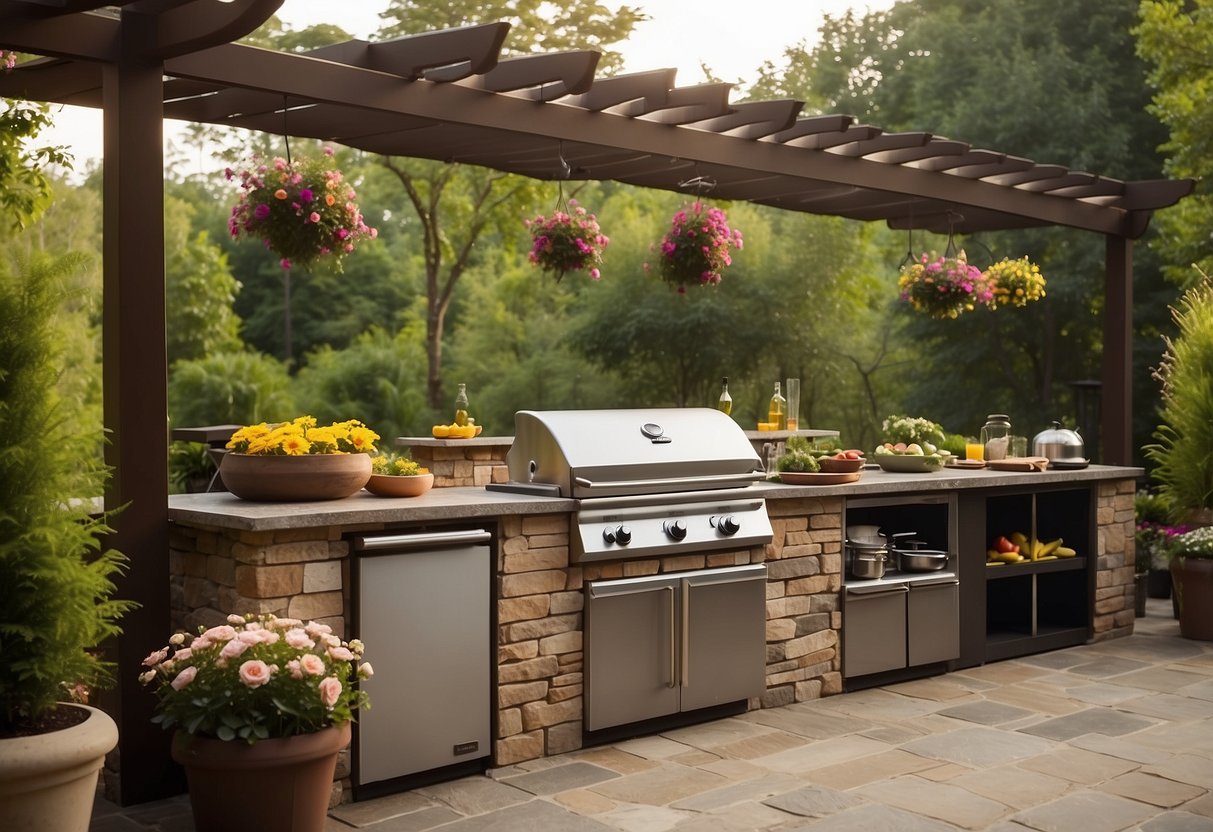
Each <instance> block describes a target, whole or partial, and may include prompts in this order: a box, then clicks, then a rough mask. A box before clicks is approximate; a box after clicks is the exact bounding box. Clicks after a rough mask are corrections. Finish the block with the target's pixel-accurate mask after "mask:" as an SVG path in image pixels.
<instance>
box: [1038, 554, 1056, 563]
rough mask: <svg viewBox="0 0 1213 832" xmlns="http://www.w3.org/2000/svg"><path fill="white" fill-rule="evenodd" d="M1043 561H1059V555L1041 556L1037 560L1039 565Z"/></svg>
mask: <svg viewBox="0 0 1213 832" xmlns="http://www.w3.org/2000/svg"><path fill="white" fill-rule="evenodd" d="M1042 560H1057V555H1041V556H1040V557H1038V558H1037V559H1036V561H1037V563H1039V562H1040V561H1042Z"/></svg>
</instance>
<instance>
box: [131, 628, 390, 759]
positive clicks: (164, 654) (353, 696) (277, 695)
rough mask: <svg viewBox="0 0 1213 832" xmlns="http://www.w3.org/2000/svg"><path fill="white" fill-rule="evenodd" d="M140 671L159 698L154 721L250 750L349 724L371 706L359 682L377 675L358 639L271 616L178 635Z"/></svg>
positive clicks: (164, 725)
mask: <svg viewBox="0 0 1213 832" xmlns="http://www.w3.org/2000/svg"><path fill="white" fill-rule="evenodd" d="M143 667H144V670H143V671H142V672H141V673H140V674H139V681H140V682H142V683H143V684H145V685H150V686H153V687H154V688H155V693H156V695H157V696H158V697H159V707H158V712H157V714H156V716H155V717H153V722H157V723H159V724H160V725H161V726H163V727H164V728H166V729H175V730H179V731H184V732H186V733H188V734H195V735H198V736H204V737H212V738H217V739H221V740H237V739H239V740H243V741H245V742H248V743H250V744H252V743H254V742H256V741H257V740H263V739H268V738H271V737H288V736H293V735H296V734H310V733H313V732H315V731H319V730H322V729H324V728H327V727H329V726H330V725H335V724H338V723H342V722H349V721H350V720H352V719H353V718H354V712H355V711H356V710H357V709H358V708H366V707H370V704H369V702H368V699H367V695H366V693H365V692H363V691H361V690H359V689H358V687H357V682H358V681H359V680H363V679H369V678H370V677H371V675H372V674H373V672H374V671H373V669H372V668H371V665H370V664H369V663H368V662H365V661H363V645H362V642H360V641H358V640H357V639H354V640H352V641H349V642H345V641H342V640H341V639H340V638H338V637H337V636H336V635H334V634H333V631H332V628H330V627H329V626H328V625H326V624H319V623H317V622H315V621H309V622H307V623H304V622H302V621H298V620H296V619H291V618H278V617H276V616H274V615H268V614H267V615H260V616H255V615H251V614H250V615H246V616H243V617H242V616H238V615H233V616H229V617H228V623H227V624H220V625H218V626H215V627H211V628H209V629H205V628H200V630H199V633H198V635H196V636H194V637H193V638H192V639H191V638H189V637H188V636H186V635H185V634H184V633H177V634H175V635H174V636H173V637H172V638H170V639H169V643H168V645H167V646H166V647H162V648H160V649H159V650H156V651H154V652H153V653H151V654H150V655H149V656H148V657H147V658H146V659H144V660H143Z"/></svg>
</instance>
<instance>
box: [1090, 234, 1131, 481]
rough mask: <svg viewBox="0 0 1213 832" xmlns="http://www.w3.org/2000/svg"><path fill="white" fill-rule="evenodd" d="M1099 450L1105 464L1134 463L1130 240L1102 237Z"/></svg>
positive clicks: (1110, 235)
mask: <svg viewBox="0 0 1213 832" xmlns="http://www.w3.org/2000/svg"><path fill="white" fill-rule="evenodd" d="M1105 241H1106V251H1105V259H1104V270H1105V271H1104V316H1103V402H1102V418H1101V427H1102V433H1103V436H1102V440H1103V441H1102V443H1101V444H1102V450H1103V458H1102V459H1100V460H1098V461H1099V462H1103V463H1104V464H1106V465H1131V464H1132V462H1133V241H1132V240H1130V239H1128V238H1127V237H1120V236H1117V235H1114V234H1109V235H1107V237H1106V238H1105Z"/></svg>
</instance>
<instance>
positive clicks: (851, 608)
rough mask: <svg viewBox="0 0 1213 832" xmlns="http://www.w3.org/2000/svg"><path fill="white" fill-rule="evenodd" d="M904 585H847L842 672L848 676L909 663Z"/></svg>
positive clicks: (892, 668)
mask: <svg viewBox="0 0 1213 832" xmlns="http://www.w3.org/2000/svg"><path fill="white" fill-rule="evenodd" d="M906 594H907V590H906V587H905V586H904V585H894V586H892V587H886V586H878V587H871V588H867V587H865V588H863V589H857V588H854V587H850V586H848V587H847V591H846V600H845V602H844V604H845V606H844V607H843V610H842V616H843V619H842V625H843V626H842V632H843V639H842V645H843V652H842V672H843V675H844V676H846V677H847V678H848V679H853V678H855V677H856V676H864V675H866V674H868V673H880V672H881V671H883V670H897V669H899V668H903V667H905V666H906Z"/></svg>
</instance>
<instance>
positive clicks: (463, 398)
mask: <svg viewBox="0 0 1213 832" xmlns="http://www.w3.org/2000/svg"><path fill="white" fill-rule="evenodd" d="M467 423H468V390H467V385H466V384H461V385H459V393H458V394H457V395H456V396H455V424H457V425H466V424H467Z"/></svg>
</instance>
